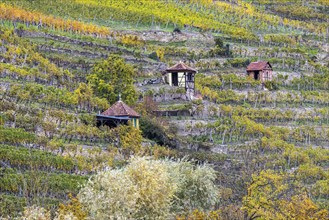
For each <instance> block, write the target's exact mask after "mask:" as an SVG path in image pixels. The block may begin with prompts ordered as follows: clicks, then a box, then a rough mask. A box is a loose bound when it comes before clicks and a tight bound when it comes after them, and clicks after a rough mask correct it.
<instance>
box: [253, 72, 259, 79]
mask: <svg viewBox="0 0 329 220" xmlns="http://www.w3.org/2000/svg"><path fill="white" fill-rule="evenodd" d="M254 79H255V80H259V71H255V74H254Z"/></svg>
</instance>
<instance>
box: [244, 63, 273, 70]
mask: <svg viewBox="0 0 329 220" xmlns="http://www.w3.org/2000/svg"><path fill="white" fill-rule="evenodd" d="M267 65H269V66H270V67H271V68H272V66H271V64H270V63H269V62H268V61H257V62H252V63H250V64H249V65H248V67H247V71H257V70H263V69H265V68H266V66H267Z"/></svg>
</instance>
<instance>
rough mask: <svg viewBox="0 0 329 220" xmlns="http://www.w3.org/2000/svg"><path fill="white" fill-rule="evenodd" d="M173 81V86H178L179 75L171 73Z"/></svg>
mask: <svg viewBox="0 0 329 220" xmlns="http://www.w3.org/2000/svg"><path fill="white" fill-rule="evenodd" d="M171 80H172V81H171V82H172V85H173V86H178V73H171Z"/></svg>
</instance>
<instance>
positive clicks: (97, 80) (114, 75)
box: [87, 55, 137, 105]
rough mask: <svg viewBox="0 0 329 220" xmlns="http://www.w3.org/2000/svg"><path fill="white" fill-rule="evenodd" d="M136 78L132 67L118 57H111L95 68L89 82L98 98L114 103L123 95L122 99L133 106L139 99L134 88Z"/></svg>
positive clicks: (88, 77) (88, 78)
mask: <svg viewBox="0 0 329 220" xmlns="http://www.w3.org/2000/svg"><path fill="white" fill-rule="evenodd" d="M135 76H136V73H135V71H134V68H133V67H132V66H131V65H129V64H127V63H126V62H125V61H124V59H123V58H121V57H119V56H118V55H111V56H109V58H108V59H106V60H103V61H101V62H99V63H97V64H96V65H95V66H94V68H93V71H92V73H91V74H90V75H89V76H87V80H88V82H89V83H90V84H91V85H92V87H93V90H94V92H95V94H96V95H97V96H99V97H102V98H106V99H108V100H109V102H110V103H114V102H115V101H117V100H118V95H119V94H121V97H122V99H123V100H124V101H125V102H126V103H127V104H128V105H131V104H134V103H135V101H136V98H137V97H136V90H135V87H134V77H135Z"/></svg>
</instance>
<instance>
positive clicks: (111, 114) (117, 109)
mask: <svg viewBox="0 0 329 220" xmlns="http://www.w3.org/2000/svg"><path fill="white" fill-rule="evenodd" d="M96 118H97V126H101V125H107V126H109V127H117V126H118V125H120V124H128V121H130V122H131V123H132V125H133V126H134V127H135V128H139V118H140V115H139V114H138V113H137V112H136V111H135V110H133V109H132V108H130V107H129V106H128V105H127V104H125V103H124V102H122V101H121V100H119V101H117V102H116V103H114V104H113V105H112V106H111V107H110V108H109V109H107V110H106V111H104V112H103V113H101V114H98V115H96Z"/></svg>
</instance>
